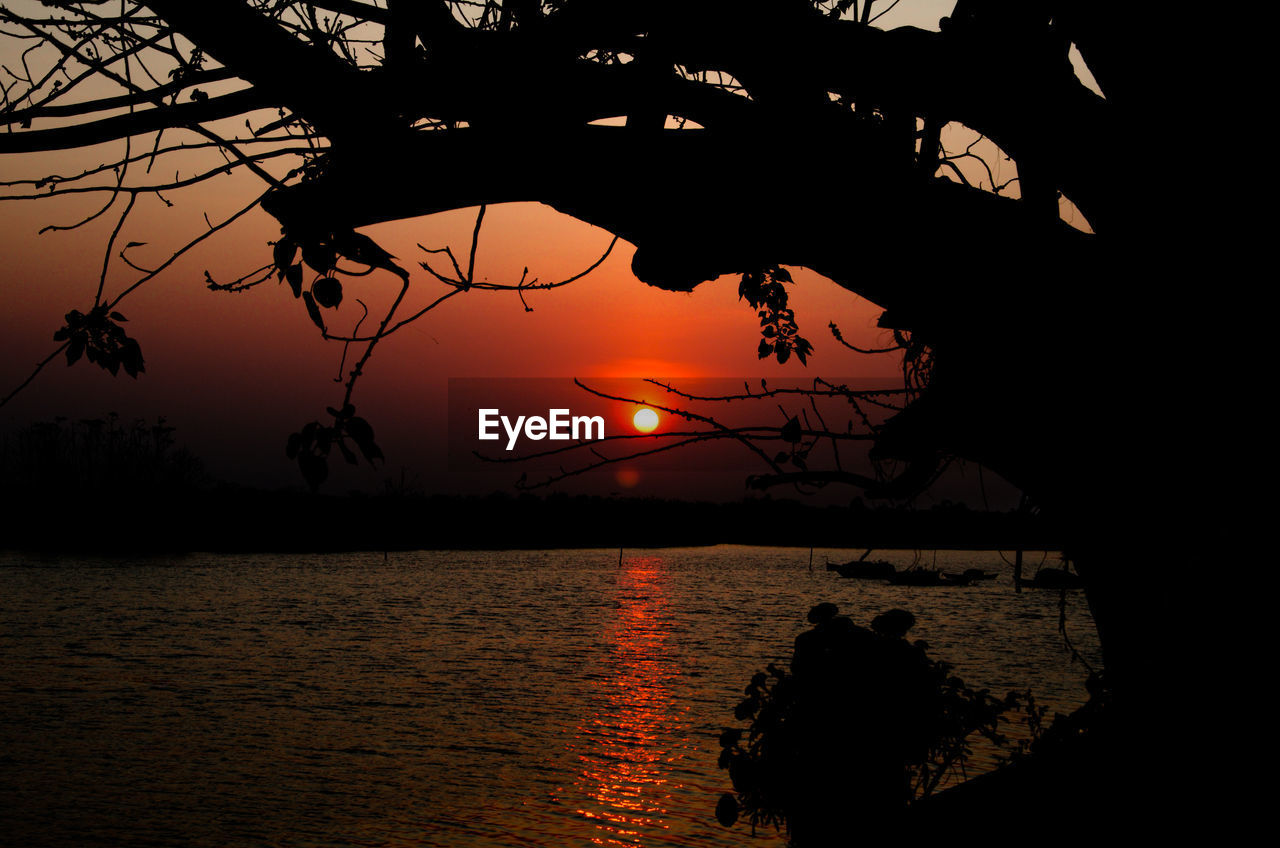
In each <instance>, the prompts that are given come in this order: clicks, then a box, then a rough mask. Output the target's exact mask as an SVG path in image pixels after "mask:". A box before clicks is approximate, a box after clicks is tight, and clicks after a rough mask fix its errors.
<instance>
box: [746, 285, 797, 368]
mask: <svg viewBox="0 0 1280 848" xmlns="http://www.w3.org/2000/svg"><path fill="white" fill-rule="evenodd" d="M790 282H791V272H790V271H788V270H787V269H786V268H783V267H782V266H780V265H769V266H766V267H764V268H759V269H757V270H754V271H748V272H746V273H745V274H743V275H742V281H741V282H740V283H739V284H738V297H739V299H746V301H747V303H749V304H750V305H751V307H752V308H753V309H755V310H756V314H757V315H758V316H759V318H760V335H761V339H760V346H759V347H758V348H757V350H756V353H757V354H758V355H759V357H760V358H761V359H766V358H768V357H769V356H771V355H772V356H775V357H777V359H778V363H779V364H784V363H786V361H787V360H788V359H790V358H791V354H793V353H794V354H795V355H796V358H797V359H799V360H800V363H801V364H802V365H803V364H807V360H808V357H809V354H811V353H813V345H812V344H810V343H809V341H808V340H807V339H805V338H803V337H802V336H800V328H799V327H798V326H797V325H796V313H795V311H794V310H792V309H789V308H787V300H788V296H787V290H786V288H785V287H784V285H783V284H784V283H790Z"/></svg>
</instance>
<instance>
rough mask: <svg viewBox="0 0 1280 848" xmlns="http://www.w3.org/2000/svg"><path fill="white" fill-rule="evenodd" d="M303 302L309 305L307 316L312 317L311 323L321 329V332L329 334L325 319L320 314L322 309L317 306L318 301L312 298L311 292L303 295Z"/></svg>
mask: <svg viewBox="0 0 1280 848" xmlns="http://www.w3.org/2000/svg"><path fill="white" fill-rule="evenodd" d="M302 302H303V303H305V304H306V305H307V314H308V315H310V316H311V322H312V323H313V324H315V325H316V326H317V327H319V328H320V331H321V332H328V331H327V330H326V329H325V326H324V317H323V316H321V314H320V307H319V306H316V299H315V298H314V297H312V296H311V292H303V293H302Z"/></svg>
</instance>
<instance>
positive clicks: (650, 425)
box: [631, 406, 658, 433]
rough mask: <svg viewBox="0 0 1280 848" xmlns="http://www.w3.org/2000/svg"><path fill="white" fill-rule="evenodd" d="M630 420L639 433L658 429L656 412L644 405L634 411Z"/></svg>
mask: <svg viewBox="0 0 1280 848" xmlns="http://www.w3.org/2000/svg"><path fill="white" fill-rule="evenodd" d="M631 422H632V423H633V424H635V425H636V429H637V430H639V431H640V432H641V433H652V432H653V431H654V430H656V429H658V413H656V412H654V411H653V410H652V409H649V408H648V407H647V406H646V407H644V408H643V409H640V410H637V411H636V414H635V417H634V418H632V419H631Z"/></svg>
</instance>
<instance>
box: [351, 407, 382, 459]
mask: <svg viewBox="0 0 1280 848" xmlns="http://www.w3.org/2000/svg"><path fill="white" fill-rule="evenodd" d="M345 426H346V431H347V435H349V436H350V437H351V440H352V441H354V442H355V443H356V447H358V448H359V449H360V453H362V454H364V458H365V459H366V460H368V461H369V464H370V465H372V464H373V463H374V461H375V460H379V459H382V458H383V456H382V450H381V449H380V448H379V447H378V445H377V444H376V443H375V442H374V440H373V427H371V426H369V422H368V421H365V420H364V419H363V418H352V419H350V420H348V421H347V422H346V425H345Z"/></svg>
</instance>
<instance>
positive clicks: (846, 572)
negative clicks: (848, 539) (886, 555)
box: [827, 559, 895, 580]
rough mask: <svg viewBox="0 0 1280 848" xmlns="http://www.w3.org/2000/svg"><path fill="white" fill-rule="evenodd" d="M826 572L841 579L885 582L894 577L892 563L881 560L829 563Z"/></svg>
mask: <svg viewBox="0 0 1280 848" xmlns="http://www.w3.org/2000/svg"><path fill="white" fill-rule="evenodd" d="M827 571H834V572H835V573H836V574H839V575H840V576H841V577H853V578H857V579H859V580H885V579H888V578H890V577H893V575H894V571H895V569H894V567H893V563H891V562H885V561H884V560H882V559H872V560H857V559H855V560H852V561H850V562H829V563H827Z"/></svg>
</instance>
